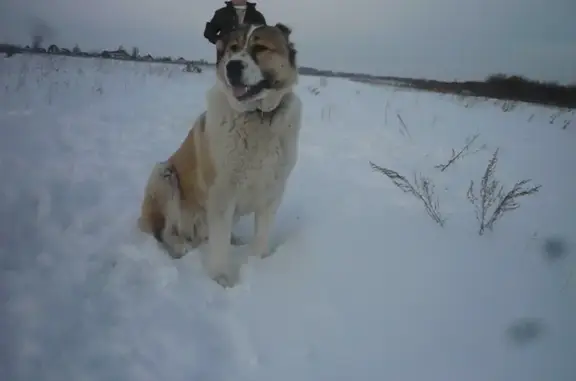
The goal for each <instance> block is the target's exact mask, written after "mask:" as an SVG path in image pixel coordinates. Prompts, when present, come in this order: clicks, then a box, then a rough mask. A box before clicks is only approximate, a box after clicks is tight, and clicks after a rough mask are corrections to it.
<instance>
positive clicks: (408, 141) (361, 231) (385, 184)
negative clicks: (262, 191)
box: [0, 55, 576, 381]
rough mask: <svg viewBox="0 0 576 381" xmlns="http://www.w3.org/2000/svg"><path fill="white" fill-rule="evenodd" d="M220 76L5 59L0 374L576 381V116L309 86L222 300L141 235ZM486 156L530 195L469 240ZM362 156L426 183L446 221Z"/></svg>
mask: <svg viewBox="0 0 576 381" xmlns="http://www.w3.org/2000/svg"><path fill="white" fill-rule="evenodd" d="M213 80H214V73H213V72H212V71H211V70H205V72H204V73H202V74H191V73H185V72H183V71H182V67H181V66H178V65H162V64H148V63H129V62H116V61H105V60H98V59H74V58H64V57H61V58H54V57H52V58H49V57H41V56H26V55H24V56H15V57H12V58H9V59H7V58H0V178H1V179H2V181H1V182H2V185H1V188H0V189H1V196H0V216H1V219H0V271H1V273H0V281H1V282H2V284H1V285H0V300H1V302H2V315H0V316H2V317H1V319H0V348H2V350H1V351H0V379H2V380H15V381H16V380H18V381H19V380H38V381H52V380H55V381H56V380H76V381H92V380H99V381H100V380H123V381H131V380H134V381H146V380H170V381H179V380H183V381H184V380H186V381H190V380H202V381H203V380H207V381H220V380H235V381H236V380H238V381H244V380H254V381H259V380H276V381H283V380H287V381H288V380H300V381H308V380H310V381H312V380H314V381H316V380H351V379H362V380H372V379H381V380H426V381H436V380H437V381H445V380H466V381H485V380H491V381H504V380H505V381H516V380H523V381H531V380H534V381H541V380H554V381H572V380H574V379H576V363H574V361H573V360H574V357H573V356H574V353H576V325H575V324H574V322H575V321H576V274H575V275H574V276H573V277H572V278H571V275H572V273H576V258H575V257H576V255H575V253H574V249H573V248H574V244H575V242H574V237H575V236H576V235H575V234H574V233H575V230H576V229H575V227H576V203H574V201H573V200H574V188H575V186H576V177H575V176H574V170H573V166H574V164H575V163H576V150H574V145H575V143H576V114H575V112H574V111H569V110H560V111H559V110H556V109H551V108H544V107H539V106H534V105H526V104H518V105H516V107H515V108H514V109H512V110H510V111H507V112H505V111H503V106H502V102H495V101H492V100H474V99H471V98H468V99H458V98H457V97H454V96H449V95H439V94H433V93H425V92H417V91H409V90H400V89H395V88H393V87H388V86H373V85H368V84H360V83H355V82H350V81H347V80H343V79H334V78H330V79H328V80H327V81H326V80H320V79H319V78H315V77H301V81H300V84H299V86H298V90H297V91H298V93H299V94H300V96H301V97H302V100H303V103H304V106H305V111H304V126H303V131H302V134H301V148H300V159H299V162H298V165H297V167H296V169H295V171H294V172H293V177H292V178H291V179H290V184H289V188H288V190H287V194H286V198H285V201H284V203H283V204H282V207H281V209H280V212H279V216H278V220H277V223H276V225H275V228H274V233H273V240H274V242H275V243H276V244H277V248H276V250H275V252H274V254H273V255H272V256H271V257H269V258H266V259H264V260H257V259H255V258H250V259H249V260H246V263H245V264H244V265H243V267H242V279H241V282H240V284H239V285H238V286H236V287H235V288H232V289H224V288H222V287H220V286H219V285H217V284H216V283H215V282H213V281H212V280H210V279H209V278H208V277H207V276H206V273H205V272H204V270H203V268H202V265H201V261H200V258H199V253H198V252H191V253H189V254H188V255H187V256H185V257H184V258H182V259H180V260H172V259H171V258H169V257H168V256H167V255H166V254H165V253H164V252H162V251H161V250H160V248H159V247H158V245H156V243H155V242H154V240H153V239H152V238H151V237H149V236H146V235H144V234H142V233H141V232H139V231H138V230H137V229H136V225H135V222H136V218H137V216H138V213H139V206H140V201H141V197H142V194H143V190H144V185H145V182H146V180H147V177H148V174H149V171H150V169H151V167H152V165H153V163H154V162H156V161H158V160H163V159H165V158H166V157H167V156H168V155H169V154H170V153H171V152H172V151H173V150H174V149H175V148H176V147H177V146H178V144H179V143H180V142H181V141H182V139H183V138H184V137H185V136H186V133H187V131H188V129H189V128H190V126H191V123H192V121H193V120H194V118H195V117H196V115H197V114H198V113H199V112H200V111H201V110H202V109H203V107H204V93H205V91H206V90H207V88H208V87H209V86H210V85H211V84H212V82H213ZM402 123H404V125H405V127H403V125H402ZM564 126H566V127H565V128H563V127H564ZM474 134H479V136H478V138H477V140H476V142H475V143H476V144H475V146H474V147H473V149H472V152H474V151H477V152H474V153H471V154H469V155H468V156H466V157H464V158H462V159H460V160H458V161H456V162H455V163H454V164H452V165H451V166H450V167H449V168H448V169H446V170H445V171H444V172H441V171H440V170H439V169H438V168H435V167H434V166H435V165H438V164H442V163H446V162H447V161H448V159H449V158H450V155H451V150H452V149H455V150H458V149H460V148H461V147H463V146H464V144H465V141H466V139H467V138H469V137H471V136H473V135H474ZM482 145H485V147H484V148H483V149H481V150H477V149H478V148H480V147H482ZM498 147H499V148H500V155H499V162H498V167H497V169H496V177H497V178H498V179H499V180H500V181H501V182H502V183H503V185H504V186H505V187H506V188H510V187H511V186H512V185H513V184H514V182H516V181H518V180H522V179H532V183H533V184H541V185H542V188H541V190H540V192H539V193H537V194H536V195H532V196H527V197H526V198H524V199H520V200H519V202H520V205H521V206H520V208H519V209H517V210H515V211H512V212H510V213H507V214H505V215H504V217H503V218H502V219H501V220H500V221H498V222H497V223H496V225H495V229H494V231H491V232H490V231H488V232H486V233H485V234H484V235H483V236H479V235H478V223H477V221H476V220H475V216H474V209H473V206H472V205H471V204H470V203H469V202H468V200H467V199H466V191H467V189H468V186H469V183H470V180H475V183H478V182H479V180H480V178H481V176H482V174H483V172H484V170H485V168H486V165H487V163H488V160H489V159H490V157H491V155H492V153H493V152H494V150H495V149H496V148H498ZM370 161H372V162H374V163H375V164H377V165H380V166H384V167H387V168H390V169H393V170H395V171H397V172H399V173H400V174H403V175H405V176H407V178H408V179H412V175H413V173H422V174H424V175H426V176H428V177H430V178H431V179H432V180H433V182H434V184H435V185H436V191H437V193H438V196H439V198H440V210H441V212H442V214H443V215H444V217H446V219H447V221H446V225H445V226H444V227H443V228H442V227H440V226H439V225H437V224H435V223H434V222H433V221H432V219H431V218H430V217H429V216H428V215H427V214H426V212H425V210H424V208H423V206H422V204H421V202H420V201H419V200H417V199H416V198H414V197H413V196H411V195H409V194H406V193H403V192H402V191H401V190H400V189H398V188H397V187H396V186H395V185H394V184H393V183H392V181H390V180H389V179H388V178H386V177H385V176H383V175H382V174H380V173H377V172H375V171H373V170H372V169H371V167H370V164H369V162H370ZM251 229H252V225H251V221H250V220H249V219H246V220H243V221H241V224H240V226H238V229H237V231H238V232H240V233H241V235H243V236H250V234H251V231H252V230H251ZM545 247H547V248H548V252H549V254H546V251H545V250H544V248H545ZM550 247H553V248H555V250H551V249H550ZM237 250H238V253H237V255H244V254H245V253H243V252H242V249H237ZM552 251H554V253H553V254H554V255H552V254H550V253H551V252H552ZM522 322H525V323H524V325H522ZM515 332H516V335H515V334H514V333H515ZM518 332H520V333H518ZM514 337H516V339H514Z"/></svg>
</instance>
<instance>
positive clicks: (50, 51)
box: [48, 44, 60, 54]
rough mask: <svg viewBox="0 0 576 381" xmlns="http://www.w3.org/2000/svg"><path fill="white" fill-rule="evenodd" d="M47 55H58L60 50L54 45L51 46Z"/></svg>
mask: <svg viewBox="0 0 576 381" xmlns="http://www.w3.org/2000/svg"><path fill="white" fill-rule="evenodd" d="M48 53H50V54H58V53H60V48H59V47H57V46H56V45H54V44H52V45H50V46H49V47H48Z"/></svg>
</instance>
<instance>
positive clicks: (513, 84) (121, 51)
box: [0, 33, 576, 108]
mask: <svg viewBox="0 0 576 381" xmlns="http://www.w3.org/2000/svg"><path fill="white" fill-rule="evenodd" d="M42 35H43V34H42V33H35V34H34V35H33V38H32V46H19V45H14V44H0V53H5V54H6V56H8V57H10V56H12V55H14V54H19V53H37V54H53V55H63V56H74V57H98V58H105V59H115V60H125V61H148V62H164V63H176V64H184V65H186V71H191V72H201V69H200V66H208V65H214V63H208V62H207V61H205V60H198V61H192V60H186V59H184V58H183V57H179V58H173V57H169V56H160V57H156V56H152V55H151V54H144V55H142V54H141V53H140V49H139V48H138V47H133V48H132V49H131V51H130V52H128V51H127V50H126V49H125V48H124V47H123V46H122V45H120V46H119V47H118V48H117V49H115V50H103V51H100V52H95V51H92V52H86V51H82V49H80V47H79V46H78V45H75V46H74V47H73V48H72V49H68V48H65V47H59V46H57V45H55V44H52V45H50V46H48V48H43V47H42V43H43V41H44V39H43V38H42ZM299 72H300V74H302V75H312V76H320V77H338V78H348V79H351V80H355V81H360V82H368V83H382V84H391V85H395V86H401V87H410V88H416V89H422V90H428V91H433V92H438V93H450V94H458V95H463V96H476V97H486V98H494V99H502V100H515V101H523V102H530V103H539V104H546V105H552V106H557V107H564V108H576V84H572V85H560V84H558V83H555V82H541V81H535V80H531V79H528V78H524V77H521V76H517V75H511V76H510V75H505V74H495V75H490V76H488V77H487V78H486V79H485V80H484V81H438V80H430V79H419V78H401V77H393V76H376V75H369V74H359V73H348V72H338V71H331V70H320V69H315V68H311V67H306V66H300V68H299Z"/></svg>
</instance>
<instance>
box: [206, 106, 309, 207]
mask: <svg viewBox="0 0 576 381" xmlns="http://www.w3.org/2000/svg"><path fill="white" fill-rule="evenodd" d="M225 125H226V127H227V129H228V130H227V131H225V133H223V134H219V137H218V138H217V140H215V141H214V144H215V147H214V148H215V149H216V150H217V152H216V155H215V159H216V161H217V168H218V172H220V173H221V174H222V175H223V176H224V177H226V181H228V182H230V183H231V184H233V185H234V186H235V188H236V189H237V192H238V193H237V197H238V198H239V200H238V201H239V202H240V204H249V203H250V200H253V199H254V198H269V197H274V195H275V194H276V193H277V192H278V191H279V190H281V189H283V187H284V183H285V181H286V179H287V177H288V175H289V174H290V172H291V170H292V169H293V167H294V165H295V164H296V159H297V149H296V147H297V145H296V143H297V138H298V131H297V126H296V125H290V123H289V122H287V121H285V120H284V119H283V118H282V115H276V116H275V118H273V119H270V118H266V117H262V116H261V114H259V113H251V114H248V115H242V116H240V117H236V118H235V119H234V120H230V121H227V123H225ZM223 127H224V126H223ZM221 131H222V130H221ZM242 200H245V202H242ZM247 207H248V205H247Z"/></svg>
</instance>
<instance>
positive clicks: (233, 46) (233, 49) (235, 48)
mask: <svg viewBox="0 0 576 381" xmlns="http://www.w3.org/2000/svg"><path fill="white" fill-rule="evenodd" d="M228 49H230V51H231V52H233V53H236V52H238V50H240V46H239V45H238V44H230V46H229V47H228Z"/></svg>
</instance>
